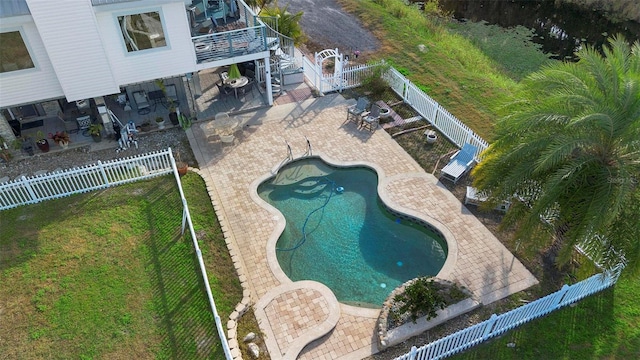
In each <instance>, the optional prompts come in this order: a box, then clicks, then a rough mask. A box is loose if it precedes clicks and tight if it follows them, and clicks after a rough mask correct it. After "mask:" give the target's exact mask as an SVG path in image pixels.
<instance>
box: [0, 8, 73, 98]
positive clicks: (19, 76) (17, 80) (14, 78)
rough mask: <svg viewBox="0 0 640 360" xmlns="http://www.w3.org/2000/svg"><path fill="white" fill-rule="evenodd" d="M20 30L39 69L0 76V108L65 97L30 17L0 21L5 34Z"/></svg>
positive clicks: (0, 27)
mask: <svg viewBox="0 0 640 360" xmlns="http://www.w3.org/2000/svg"><path fill="white" fill-rule="evenodd" d="M19 29H22V35H23V37H24V40H25V43H26V45H27V48H28V49H29V51H30V53H31V56H32V60H33V62H34V64H35V66H36V67H35V68H34V69H26V70H19V71H11V72H7V73H1V74H0V108H3V107H8V106H13V105H18V104H25V103H30V102H35V101H40V100H46V99H52V98H59V97H62V96H64V94H63V92H62V87H61V86H60V83H59V82H58V78H57V77H56V74H55V72H54V71H53V66H52V65H51V61H50V60H49V56H48V55H47V51H46V50H45V48H44V44H43V43H42V39H41V38H40V34H38V30H37V29H36V26H35V24H34V22H33V19H32V18H31V16H28V15H25V16H17V17H12V18H5V19H2V22H0V31H2V32H5V31H16V30H19Z"/></svg>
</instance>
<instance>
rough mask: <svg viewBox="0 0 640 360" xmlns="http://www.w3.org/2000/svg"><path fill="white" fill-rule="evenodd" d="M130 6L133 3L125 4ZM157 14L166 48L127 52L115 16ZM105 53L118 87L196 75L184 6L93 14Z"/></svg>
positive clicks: (174, 4)
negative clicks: (190, 73)
mask: <svg viewBox="0 0 640 360" xmlns="http://www.w3.org/2000/svg"><path fill="white" fill-rule="evenodd" d="M127 4H128V5H130V6H133V5H135V3H127ZM149 11H160V13H161V15H160V16H161V19H162V22H163V25H164V31H165V37H166V38H167V46H166V47H163V48H157V49H153V50H152V51H140V52H131V53H129V52H127V50H126V48H125V44H124V40H123V37H122V32H121V30H120V28H119V27H118V20H117V16H118V15H124V14H136V13H144V12H149ZM96 18H97V20H98V24H99V25H98V26H99V28H100V33H101V35H102V41H103V44H104V48H105V51H106V53H107V56H108V57H109V62H110V64H111V69H112V71H113V74H114V77H115V78H116V81H117V83H118V84H119V85H125V84H132V83H138V82H144V81H151V80H154V79H158V78H163V77H170V76H176V75H181V74H185V73H188V72H193V71H195V70H196V69H195V63H196V60H195V53H194V51H193V46H192V42H191V34H190V32H189V24H188V22H187V14H186V11H185V6H184V3H180V2H177V3H172V4H164V5H163V4H157V5H148V6H144V7H139V8H129V9H128V10H124V11H123V10H119V11H110V12H98V13H96Z"/></svg>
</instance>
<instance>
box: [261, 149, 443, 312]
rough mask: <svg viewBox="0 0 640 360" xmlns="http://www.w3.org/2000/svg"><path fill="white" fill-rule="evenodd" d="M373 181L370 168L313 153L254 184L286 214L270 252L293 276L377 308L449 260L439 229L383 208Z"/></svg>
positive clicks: (348, 300)
mask: <svg viewBox="0 0 640 360" xmlns="http://www.w3.org/2000/svg"><path fill="white" fill-rule="evenodd" d="M377 186H378V176H377V174H376V172H375V171H374V170H372V169H370V168H367V167H363V166H360V167H335V166H331V165H329V164H327V163H325V162H324V161H322V160H321V159H318V158H307V159H303V160H297V161H294V162H292V163H289V164H287V165H286V166H284V167H283V168H282V169H280V171H279V172H278V174H277V175H276V176H274V177H272V178H270V179H268V180H267V181H265V182H263V183H262V184H260V185H259V186H258V195H259V196H260V197H261V198H262V199H263V200H265V201H266V202H268V203H269V204H271V205H272V206H274V207H275V208H277V209H278V210H279V211H280V212H281V213H282V214H283V215H284V217H285V219H286V222H287V224H286V227H285V229H284V231H283V233H282V235H281V236H280V238H279V239H278V241H277V243H276V256H277V259H278V263H279V264H280V267H281V268H282V270H283V271H284V273H285V274H286V275H287V276H288V277H289V278H290V279H291V280H292V281H298V280H314V281H318V282H321V283H323V284H325V285H326V286H327V287H329V288H330V289H331V290H332V291H333V292H334V294H335V295H336V298H337V299H338V300H339V301H340V302H343V303H346V304H351V305H357V306H364V307H380V306H381V305H382V303H383V302H384V300H385V299H386V298H387V296H388V295H389V293H390V292H391V291H392V290H393V289H394V288H396V287H397V286H399V285H401V284H402V283H404V282H405V281H407V280H410V279H413V278H415V277H417V276H426V275H434V276H435V275H436V274H437V273H438V272H439V271H440V269H441V268H442V266H443V265H444V263H445V260H446V258H447V245H446V241H445V239H444V237H443V236H442V234H440V232H439V231H438V230H437V229H435V228H433V227H432V226H430V225H429V224H427V223H425V222H424V221H421V220H418V219H414V218H410V217H408V216H404V215H401V214H397V213H394V211H393V210H392V209H388V208H387V207H386V206H385V205H384V204H383V203H382V201H380V199H379V197H378V193H377Z"/></svg>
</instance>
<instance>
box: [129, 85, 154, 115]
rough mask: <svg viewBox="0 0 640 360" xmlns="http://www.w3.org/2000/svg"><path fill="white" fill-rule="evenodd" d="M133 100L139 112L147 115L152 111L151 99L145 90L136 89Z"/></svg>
mask: <svg viewBox="0 0 640 360" xmlns="http://www.w3.org/2000/svg"><path fill="white" fill-rule="evenodd" d="M133 100H134V101H135V103H136V106H137V107H138V114H140V115H146V114H148V113H150V112H151V105H149V100H148V99H147V94H146V93H145V92H144V90H141V91H134V93H133Z"/></svg>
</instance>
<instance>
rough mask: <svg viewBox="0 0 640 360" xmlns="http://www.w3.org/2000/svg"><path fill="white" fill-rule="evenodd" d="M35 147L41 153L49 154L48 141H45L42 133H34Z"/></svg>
mask: <svg viewBox="0 0 640 360" xmlns="http://www.w3.org/2000/svg"><path fill="white" fill-rule="evenodd" d="M36 145H37V146H38V149H40V151H42V152H43V153H46V152H49V141H47V139H46V138H45V136H44V133H43V132H42V131H40V130H38V132H37V133H36Z"/></svg>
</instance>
